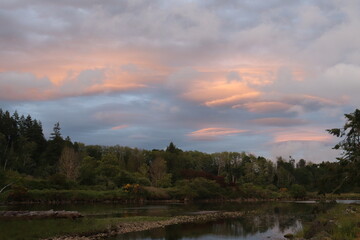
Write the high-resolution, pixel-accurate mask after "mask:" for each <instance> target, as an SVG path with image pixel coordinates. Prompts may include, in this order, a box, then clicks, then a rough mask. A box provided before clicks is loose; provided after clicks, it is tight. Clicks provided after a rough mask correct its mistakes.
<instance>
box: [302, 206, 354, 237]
mask: <svg viewBox="0 0 360 240" xmlns="http://www.w3.org/2000/svg"><path fill="white" fill-rule="evenodd" d="M317 214H318V215H317V217H316V219H315V220H314V221H312V222H309V223H305V227H304V230H303V231H302V232H300V233H299V234H298V237H299V239H331V240H354V239H360V206H359V205H342V204H327V205H319V207H318V213H317Z"/></svg>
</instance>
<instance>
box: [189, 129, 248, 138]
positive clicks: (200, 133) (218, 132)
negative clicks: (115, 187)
mask: <svg viewBox="0 0 360 240" xmlns="http://www.w3.org/2000/svg"><path fill="white" fill-rule="evenodd" d="M243 132H247V130H241V129H236V128H203V129H200V130H197V131H194V132H191V133H189V134H187V136H190V137H192V138H194V139H198V140H214V139H216V138H217V137H222V136H229V135H234V134H238V133H243Z"/></svg>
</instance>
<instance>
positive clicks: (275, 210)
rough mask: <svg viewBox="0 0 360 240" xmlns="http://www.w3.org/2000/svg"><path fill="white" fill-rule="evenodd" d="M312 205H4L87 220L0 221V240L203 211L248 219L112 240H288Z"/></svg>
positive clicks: (308, 215)
mask: <svg viewBox="0 0 360 240" xmlns="http://www.w3.org/2000/svg"><path fill="white" fill-rule="evenodd" d="M314 206H315V205H314V203H312V202H254V203H248V202H247V203H233V202H231V203H229V202H227V203H190V204H183V203H176V204H175V203H174V204H144V205H124V204H71V205H70V204H69V205H7V206H6V205H3V206H0V210H2V211H4V210H49V209H53V210H69V211H79V212H80V213H82V214H84V215H85V218H84V219H80V220H68V219H38V220H1V219H0V239H4V240H6V239H11V240H20V239H39V238H44V237H49V236H52V235H54V234H55V235H61V234H64V233H67V232H74V231H81V229H77V228H83V227H84V226H82V225H84V222H85V221H91V220H92V219H94V220H95V219H113V218H119V217H131V216H164V217H168V216H178V215H193V214H199V213H201V212H203V211H244V212H247V213H248V214H245V215H244V217H241V218H238V219H232V220H221V221H215V222H210V223H199V224H182V225H173V226H168V227H165V228H160V229H153V230H149V231H143V232H139V233H129V234H124V235H119V236H117V237H113V238H110V239H111V240H117V239H128V240H135V239H136V240H140V239H141V240H145V239H169V240H173V239H174V240H175V239H176V240H177V239H183V240H190V239H197V240H205V239H206V240H212V239H228V240H231V239H240V240H255V239H257V240H258V239H260V240H261V239H267V240H275V239H276V240H277V239H284V238H283V236H284V235H285V234H287V233H294V232H297V231H299V230H301V229H302V224H303V222H304V221H309V220H311V219H312V218H313V216H314V215H313V210H314Z"/></svg>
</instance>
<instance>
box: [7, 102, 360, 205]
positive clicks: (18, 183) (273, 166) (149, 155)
mask: <svg viewBox="0 0 360 240" xmlns="http://www.w3.org/2000/svg"><path fill="white" fill-rule="evenodd" d="M345 116H346V117H347V123H346V125H345V127H344V128H342V129H331V130H328V131H329V132H330V133H331V134H334V135H335V136H338V137H345V139H344V140H342V141H341V142H340V143H339V144H338V145H336V146H335V148H338V149H343V151H344V154H343V156H342V158H341V160H340V161H338V162H322V163H320V164H313V163H311V162H307V161H306V160H304V159H300V160H298V161H297V160H295V159H293V158H291V157H290V159H289V160H285V159H284V158H282V157H278V158H277V159H276V160H275V161H271V160H269V159H266V158H264V157H261V156H255V155H253V154H249V153H245V152H221V153H212V154H208V153H203V152H198V151H182V150H181V149H179V148H177V147H176V146H175V145H174V144H173V143H170V144H169V146H167V148H166V149H164V150H159V149H153V150H143V149H137V148H129V147H123V146H118V145H116V146H99V145H85V144H83V143H78V142H72V141H71V139H70V138H69V137H66V138H63V136H62V135H61V128H60V124H59V123H56V124H55V125H54V128H53V132H52V133H51V136H50V138H49V139H45V137H44V134H43V129H42V125H41V122H40V121H38V120H36V119H33V118H32V117H31V116H30V115H29V116H27V117H25V116H23V115H22V116H19V114H18V113H17V112H15V113H13V114H11V113H9V112H8V111H2V110H1V109H0V167H1V170H0V198H2V199H3V200H4V199H5V200H6V199H7V200H13V201H17V200H18V201H21V200H31V201H33V200H34V201H35V200H39V199H40V200H44V201H45V200H54V201H55V200H81V199H90V200H97V199H106V200H120V199H127V198H128V199H133V198H150V199H170V198H176V199H185V198H187V199H199V198H224V197H226V198H238V197H243V198H278V197H281V196H288V195H289V194H290V195H291V196H293V197H296V198H302V197H304V196H305V195H306V193H307V192H315V193H317V194H324V193H343V192H359V191H360V188H359V187H360V186H359V184H360V181H359V180H360V178H359V172H358V171H354V169H359V162H360V161H359V156H360V155H359V135H360V134H359V130H360V127H359V126H360V117H359V116H360V112H359V110H356V111H355V112H354V113H352V114H347V115H345ZM59 190H62V192H61V191H59ZM59 192H61V194H60V193H59ZM67 195H69V196H68V197H66V196H67Z"/></svg>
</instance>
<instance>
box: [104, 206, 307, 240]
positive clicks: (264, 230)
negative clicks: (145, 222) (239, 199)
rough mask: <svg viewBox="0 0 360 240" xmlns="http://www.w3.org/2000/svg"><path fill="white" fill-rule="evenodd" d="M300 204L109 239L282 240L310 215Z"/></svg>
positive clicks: (297, 229)
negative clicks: (233, 217) (234, 217)
mask: <svg viewBox="0 0 360 240" xmlns="http://www.w3.org/2000/svg"><path fill="white" fill-rule="evenodd" d="M274 205H275V206H274ZM302 206H304V205H301V204H280V205H276V204H267V205H266V204H264V205H263V206H262V208H260V209H259V208H258V210H259V211H260V212H258V213H256V214H255V213H249V214H247V215H246V216H244V217H241V218H238V219H232V220H221V221H215V222H210V223H199V224H193V223H192V224H181V225H174V226H168V227H165V228H158V229H154V230H149V231H143V232H138V233H129V234H125V235H121V236H117V237H115V238H112V239H111V240H119V239H124V240H140V239H141V240H149V239H166V240H180V239H182V240H190V239H199V240H205V239H206V240H208V239H242V240H255V239H257V240H258V239H269V240H271V239H284V238H283V236H284V235H285V234H287V233H294V232H297V231H299V230H301V228H302V224H301V222H302V221H303V219H304V218H305V217H308V216H309V212H310V208H304V207H302Z"/></svg>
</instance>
